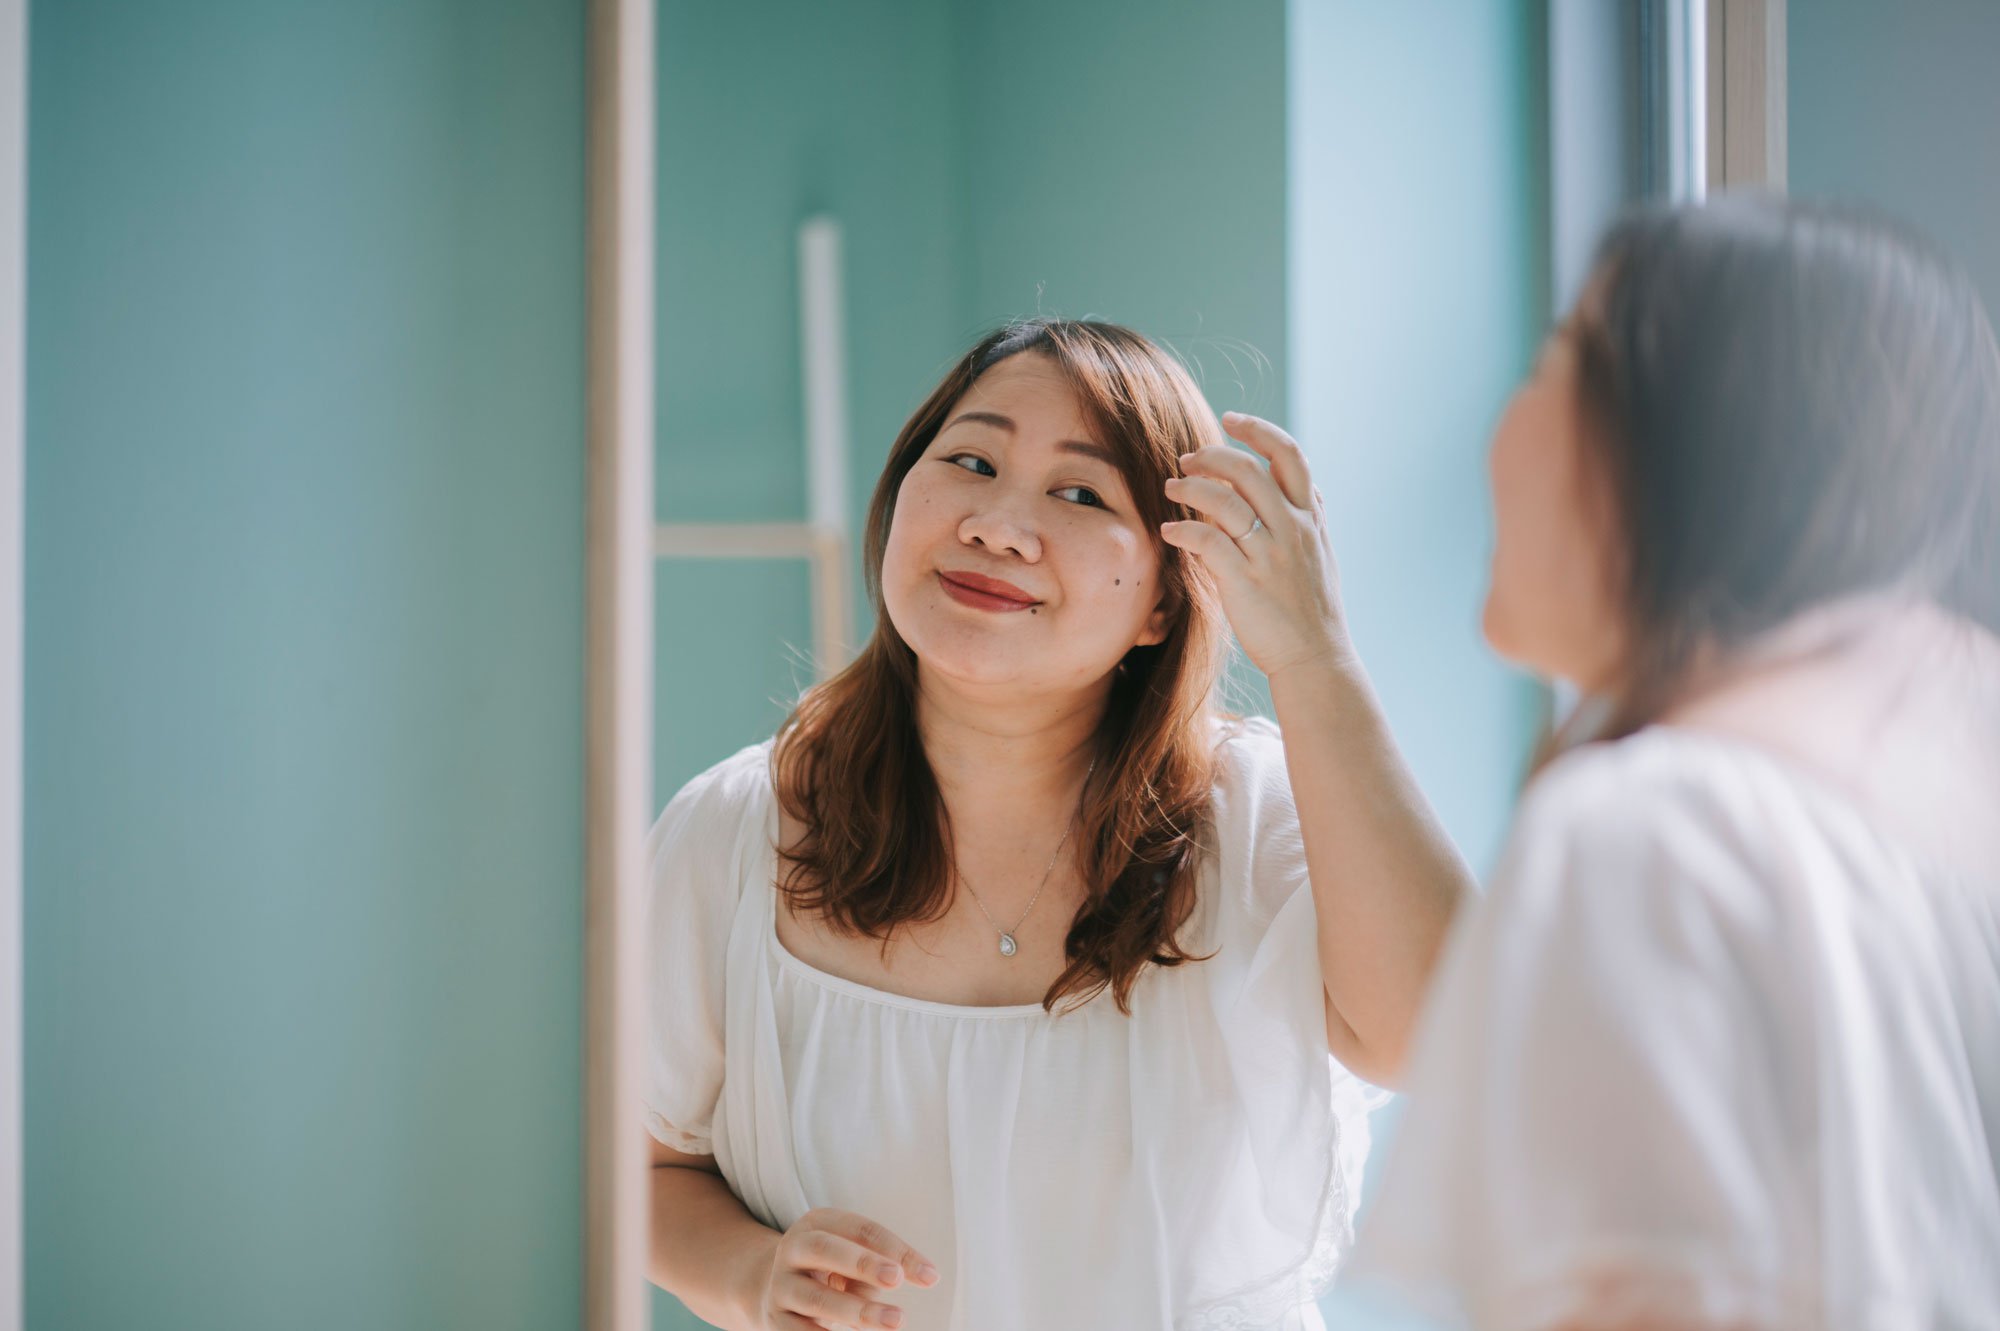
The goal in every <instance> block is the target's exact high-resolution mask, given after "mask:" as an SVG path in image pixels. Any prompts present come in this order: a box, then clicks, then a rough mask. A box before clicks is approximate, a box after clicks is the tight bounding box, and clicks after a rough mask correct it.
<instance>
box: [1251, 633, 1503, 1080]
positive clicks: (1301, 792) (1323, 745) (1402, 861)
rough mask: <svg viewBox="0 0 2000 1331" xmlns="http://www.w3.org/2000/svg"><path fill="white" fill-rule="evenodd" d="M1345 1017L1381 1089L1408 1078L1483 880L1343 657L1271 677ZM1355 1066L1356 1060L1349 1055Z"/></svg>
mask: <svg viewBox="0 0 2000 1331" xmlns="http://www.w3.org/2000/svg"><path fill="white" fill-rule="evenodd" d="M1270 683H1271V700H1272V703H1273V704H1274V706H1275V708H1276V710H1277V714H1278V725H1279V728H1280V729H1282V730H1283V731H1284V735H1285V764H1286V769H1287V770H1288V771H1289V773H1290V774H1291V779H1292V791H1293V795H1294V797H1295V799H1296V800H1297V803H1298V811H1299V825H1300V827H1301V829H1302V831H1303V833H1304V837H1305V847H1306V867H1307V871H1308V872H1309V873H1310V874H1311V876H1312V884H1313V902H1314V905H1315V907H1316V909H1317V913H1318V916H1319V952H1320V965H1321V967H1322V969H1323V970H1324V971H1325V974H1326V984H1327V993H1328V997H1329V1000H1330V1001H1331V1003H1332V1004H1333V1007H1334V1010H1335V1013H1336V1014H1337V1015H1338V1017H1339V1018H1340V1019H1341V1021H1342V1022H1344V1023H1345V1025H1346V1026H1347V1027H1348V1028H1349V1029H1350V1030H1351V1031H1352V1032H1353V1035H1354V1037H1355V1040H1356V1042H1358V1045H1359V1049H1358V1050H1354V1051H1343V1054H1344V1056H1345V1061H1347V1062H1348V1063H1349V1064H1350V1066H1352V1067H1353V1068H1354V1071H1356V1072H1358V1073H1360V1074H1362V1075H1363V1076H1366V1077H1369V1078H1370V1079H1371V1080H1376V1081H1385V1082H1387V1081H1393V1080H1394V1079H1395V1077H1396V1076H1397V1075H1398V1074H1399V1073H1400V1071H1401V1068H1402V1065H1403V1058H1404V1054H1405V1052H1406V1049H1407V1046H1408V1043H1409V1037H1410V1031H1411V1028H1412V1027H1413V1025H1414V1024H1415V1020H1416V1014H1417V1010H1418V1007H1419V1006H1420V1005H1421V1003H1422V1001H1423V995H1424V990H1425V987H1426V985H1427V984H1428V982H1429V979H1430V974H1431V968H1432V966H1433V965H1434V963H1435V962H1436V959H1437V954H1438V949H1439V947H1440V945H1441V944H1442V942H1443V939H1444V935H1445V931H1446V929H1447V928H1448V926H1449V925H1450V923H1451V917H1452V914H1453V912H1454V911H1455V910H1456V909H1457V907H1458V905H1459V903H1460V901H1461V900H1462V899H1463V898H1464V897H1465V896H1466V894H1467V893H1468V892H1470V891H1471V890H1472V875H1471V873H1470V871H1469V870H1468V869H1467V867H1466V865H1465V861H1464V860H1463V859H1462V858H1461V857H1460V856H1459V853H1458V850H1457V848H1456V847H1454V846H1453V845H1452V843H1451V839H1450V838H1449V837H1447V836H1446V835H1445V832H1444V828H1443V827H1442V826H1441V825H1440V824H1439V822H1438V820H1437V816H1436V814H1435V813H1434V812H1433V811H1432V809H1431V807H1430V803H1429V801H1427V800H1426V799H1425V798H1424V795H1423V792H1422V791H1421V790H1419V789H1418V788H1417V783H1416V781H1415V779H1414V778H1413V777H1412V775H1411V774H1410V771H1409V768H1408V767H1407V766H1406V765H1405V764H1404V762H1403V758H1402V755H1401V754H1400V753H1399V752H1398V751H1397V749H1396V743H1395V739H1394V737H1393V736H1392V735H1391V734H1390V733H1389V727H1388V723H1387V720H1386V719H1385V718H1384V716H1383V715H1382V709H1381V706H1380V704H1379V703H1377V701H1376V699H1375V693H1374V689H1373V688H1372V687H1371V686H1370V685H1369V682H1368V677H1367V675H1366V673H1365V672H1364V671H1363V670H1362V668H1361V666H1360V664H1359V662H1358V661H1356V660H1355V659H1354V658H1353V656H1352V654H1351V653H1337V654H1335V655H1333V656H1331V657H1329V658H1327V659H1325V660H1320V661H1312V662H1308V663H1305V664H1302V665H1300V666H1297V667H1294V668H1292V669H1290V670H1286V671H1281V672H1279V673H1278V674H1277V675H1274V676H1272V677H1271V681H1270ZM1348 1055H1351V1056H1348Z"/></svg>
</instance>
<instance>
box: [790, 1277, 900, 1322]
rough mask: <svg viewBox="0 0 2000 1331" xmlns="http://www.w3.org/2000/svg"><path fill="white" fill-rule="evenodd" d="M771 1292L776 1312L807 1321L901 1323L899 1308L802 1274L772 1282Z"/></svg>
mask: <svg viewBox="0 0 2000 1331" xmlns="http://www.w3.org/2000/svg"><path fill="white" fill-rule="evenodd" d="M771 1293H772V1295H773V1296H774V1302H775V1303H776V1305H777V1308H778V1310H780V1311H782V1312H787V1313H792V1314H795V1315H797V1316H799V1317H801V1318H803V1319H805V1320H806V1321H807V1322H819V1323H823V1324H827V1325H831V1326H858V1327H869V1328H875V1327H885V1328H893V1327H899V1326H901V1325H902V1324H903V1310H902V1309H901V1308H897V1307H893V1306H891V1305H890V1304H886V1303H876V1302H875V1301H874V1300H872V1299H866V1298H863V1297H861V1296H860V1295H859V1294H853V1293H848V1292H846V1291H844V1290H837V1289H835V1288H834V1287H833V1286H831V1285H826V1284H822V1283H820V1282H819V1281H817V1280H814V1279H813V1278H812V1277H811V1276H809V1275H807V1274H806V1273H805V1272H803V1271H788V1272H786V1273H785V1274H784V1275H783V1276H781V1277H779V1279H778V1280H777V1281H776V1282H775V1283H774V1286H773V1288H772V1291H771Z"/></svg>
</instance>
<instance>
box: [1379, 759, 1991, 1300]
mask: <svg viewBox="0 0 2000 1331" xmlns="http://www.w3.org/2000/svg"><path fill="white" fill-rule="evenodd" d="M1407 1090H1408V1095H1409V1113H1408V1117H1407V1118H1406V1119H1405V1121H1404V1124H1403V1126H1402V1128H1401V1129H1400V1131H1399V1132H1398V1134H1397V1140H1396V1142H1395V1144H1394V1145H1393V1147H1391V1149H1390V1151H1389V1156H1388V1160H1387V1161H1386V1164H1387V1169H1386V1171H1385V1173H1384V1176H1383V1179H1382V1185H1381V1192H1380V1196H1379V1199H1378V1200H1377V1201H1376V1202H1375V1203H1373V1205H1372V1208H1371V1211H1370V1213H1369V1214H1368V1215H1367V1216H1364V1217H1363V1221H1362V1233H1361V1238H1360V1245H1359V1247H1358V1249H1357V1251H1356V1253H1355V1260H1354V1263H1353V1266H1352V1269H1351V1273H1352V1274H1353V1275H1354V1276H1356V1277H1358V1278H1360V1277H1365V1278H1369V1279H1373V1280H1387V1281H1389V1282H1391V1283H1394V1284H1397V1285H1400V1286H1402V1287H1403V1288H1404V1289H1405V1290H1406V1291H1408V1292H1411V1293H1414V1294H1415V1295H1417V1296H1418V1301H1419V1302H1422V1303H1428V1304H1429V1305H1430V1310H1431V1311H1434V1312H1444V1313H1447V1314H1454V1313H1455V1314H1456V1315H1458V1316H1461V1317H1463V1318H1465V1319H1466V1320H1468V1321H1470V1322H1471V1323H1473V1324H1474V1325H1477V1326H1479V1327H1484V1328H1494V1329H1496V1331H1508V1329H1510V1328H1537V1329H1539V1328H1547V1327H1553V1326H1558V1325H1563V1326H1567V1325H1581V1326H1590V1327H1599V1328H1610V1327H1618V1326H1622V1325H1627V1324H1640V1325H1645V1326H1648V1327H1663V1326H1669V1327H1682V1326H1692V1327H1730V1328H1738V1327H1742V1328H1771V1329H1776V1328H1793V1327H1800V1328H1804V1327H1812V1328H1855V1329H1856V1331H1858V1329H1860V1328H1869V1329H1870V1331H1891V1329H1900V1328H1910V1329H1911V1331H1915V1329H1916V1328H1923V1331H1970V1329H1971V1328H1974V1327H1983V1328H1992V1327H1995V1326H2000V1176H1997V1175H1996V1168H2000V1166H1996V1155H1995V1149H1996V1147H2000V866H1985V867H1984V868H1982V869H1980V870H1978V871H1977V872H1976V873H1969V872H1961V873H1952V872H1946V871H1944V870H1942V869H1940V868H1937V867H1935V866H1934V865H1932V864H1929V863H1927V862H1926V861H1925V860H1924V859H1923V858H1922V857H1920V856H1918V855H1915V854H1912V853H1910V852H1909V851H1908V850H1906V849H1905V848H1904V847H1903V846H1901V845H1900V844H1899V843H1898V842H1897V841H1895V840H1894V839H1892V838H1888V837H1885V836H1884V835H1882V834H1881V833H1880V832H1879V831H1878V830H1877V828H1876V827H1875V825H1874V824H1873V823H1872V822H1871V821H1870V820H1869V819H1868V818H1867V817H1865V816H1864V815H1863V814H1862V812H1861V811H1860V810H1859V808H1858V807H1857V806H1855V805H1853V804H1850V803H1849V802H1848V800H1847V798H1846V797H1845V796H1843V795H1840V794H1837V793H1835V792H1834V790H1833V789H1832V788H1831V787H1830V786H1826V785H1822V784H1819V783H1818V782H1817V781H1816V780H1814V779H1810V778H1808V777H1807V776H1806V775H1805V774H1804V773H1803V772H1800V771H1797V770H1794V769H1793V768H1791V767H1790V766H1788V765H1787V764H1786V763H1785V762H1784V761H1782V760H1779V759H1777V758H1774V757H1770V756H1767V755H1766V754H1765V753H1764V752H1763V751H1762V750H1760V749H1757V748H1754V747H1751V746H1749V745H1748V744H1746V743H1743V742H1741V741H1734V740H1730V739H1725V738H1721V737H1713V736H1707V735H1703V734H1699V733H1695V732H1691V731H1685V730H1674V729H1671V728H1655V729H1652V730H1648V731H1644V732H1641V733H1640V734H1639V735H1637V736H1634V737H1632V738H1630V739H1627V740H1624V741H1622V742H1619V743H1616V744H1610V745H1600V746H1593V747H1590V748H1586V749H1583V750H1579V751H1578V752H1576V753H1574V754H1571V755H1569V756H1567V757H1565V758H1563V759H1562V760H1560V761H1559V762H1558V763H1557V764H1556V765H1555V766H1553V767H1552V768H1551V769H1550V770H1549V771H1548V773H1547V774H1546V775H1545V776H1544V777H1543V778H1542V779H1541V780H1539V781H1537V782H1536V783H1535V786H1534V788H1533V790H1532V791H1531V792H1530V794H1529V797H1528V799H1527V801H1526V803H1525V805H1524V807H1523V809H1522V812H1521V815H1520V819H1519V821H1518V823H1517V825H1516V828H1515V832H1514V836H1513V839H1512V842H1511V844H1510V847H1509V849H1508V851H1507V853H1506V855H1505V857H1504V862H1503V864H1502V866H1501V868H1500V869H1499V871H1498V874H1497V876H1496V879H1495V882H1494V885H1493V888H1492V891H1491V894H1490V896H1489V898H1488V899H1487V900H1486V901H1484V902H1482V903H1480V904H1479V905H1478V906H1476V907H1475V908H1474V909H1473V910H1472V911H1471V912H1469V914H1468V916H1467V917H1466V918H1464V919H1462V920H1461V921H1460V922H1459V924H1458V926H1457V927H1456V930H1455V933H1454V936H1453V939H1452V941H1451V943H1450V945H1449V947H1448V950H1447V953H1446V956H1445V960H1444V962H1443V965H1442V969H1441V971H1440V974H1439V978H1438V980H1437V982H1436V987H1435V989H1434V990H1433V993H1432V997H1431V999H1430V1001H1429V1004H1428V1006H1427V1008H1426V1011H1425V1014H1424V1017H1423V1021H1422V1025H1421V1030H1420V1033H1419V1036H1418V1043H1417V1047H1416V1051H1415V1054H1414V1056H1413V1065H1412V1069H1411V1075H1410V1081H1409V1084H1408V1087H1407ZM1648 1317H1650V1318H1651V1319H1652V1320H1645V1319H1647V1318H1648Z"/></svg>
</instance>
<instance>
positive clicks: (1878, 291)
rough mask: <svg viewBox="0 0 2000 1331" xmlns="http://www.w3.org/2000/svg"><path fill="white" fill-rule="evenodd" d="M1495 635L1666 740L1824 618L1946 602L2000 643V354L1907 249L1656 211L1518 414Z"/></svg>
mask: <svg viewBox="0 0 2000 1331" xmlns="http://www.w3.org/2000/svg"><path fill="white" fill-rule="evenodd" d="M1491 470H1492V479H1493V492H1494V505H1495V514H1496V526H1497V538H1496V541H1495V547H1494V556H1493V574H1492V586H1491V589H1490V591H1489V593H1488V598H1487V605H1486V614H1485V626H1486V633H1487V637H1488V639H1489V641H1490V642H1491V643H1492V644H1493V646H1494V647H1495V649H1496V650H1498V651H1500V652H1501V653H1502V654H1503V655H1505V656H1508V657H1509V658H1511V659H1513V660H1515V661H1517V662H1519V663H1521V664H1523V665H1525V666H1528V667H1529V668H1531V669H1534V670H1536V671H1538V672H1540V673H1543V674H1547V675H1550V676H1554V677H1559V678H1563V679H1567V680H1569V681H1571V682H1572V683H1575V684H1576V685H1578V686H1579V687H1580V688H1582V689H1583V690H1584V691H1586V692H1589V693H1595V694H1600V695H1603V696H1604V697H1605V698H1607V699H1608V700H1610V702H1611V703H1612V704H1613V713H1612V719H1611V721H1610V724H1609V725H1608V726H1607V728H1606V733H1608V734H1622V733H1629V731H1631V730H1633V729H1636V728H1637V727H1638V726H1640V725H1644V724H1646V723H1647V722H1648V721H1651V720H1654V719H1657V717H1658V716H1660V715H1661V714H1662V712H1664V710H1665V709H1666V708H1667V707H1668V706H1669V705H1670V704H1671V703H1672V702H1674V701H1675V700H1676V697H1677V694H1678V693H1679V691H1680V690H1681V689H1682V688H1684V687H1685V686H1686V685H1687V683H1688V682H1689V680H1690V678H1691V675H1692V673H1693V672H1694V671H1695V669H1696V668H1697V667H1698V666H1699V665H1701V664H1702V663H1704V662H1713V661H1718V660H1725V661H1726V660H1727V659H1728V657H1729V656H1730V655H1731V653H1733V652H1735V651H1737V650H1738V649H1741V648H1743V647H1745V646H1746V645H1747V644H1749V643H1750V642H1752V641H1753V640H1755V639H1757V638H1759V637H1761V636H1762V635H1764V634H1765V633H1767V632H1769V631H1771V630H1774V629H1776V628H1778V627H1779V626H1781V625H1783V624H1785V623H1787V622H1788V621H1791V620H1793V619H1794V618H1796V617H1797V616H1799V615H1801V614H1802V613H1803V612H1805V611H1807V610H1810V609H1813V608H1814V607H1817V606H1821V605H1825V604H1828V603H1831V602H1835V601H1839V600H1842V599H1845V598H1848V597H1853V596H1858V595H1863V594H1886V595H1891V596H1902V597H1907V598H1910V599H1913V600H1929V601H1932V602H1935V603H1936V604H1938V605H1940V606H1942V607H1944V608H1946V609H1948V610H1950V611H1952V612H1954V613H1956V614H1958V615H1960V616H1963V617H1965V618H1967V619H1969V620H1972V621H1974V622H1977V623H1979V624H1982V625H1984V626H1986V628H1988V629H1989V630H1992V631H1995V632H2000V352H1996V348H1995V343H1994V335H1993V329H1992V326H1991V324H1990V323H1989V322H1988V320H1987V316H1986V313H1985V310H1984V308H1983V307H1982V305H1981V303H1980V300H1979V296H1978V293H1977V292H1976V290H1975V289H1974V288H1973V286H1972V284H1971V282H1970V280H1969V279H1968V278H1967V277H1966V276H1965V275H1964V273H1963V272H1962V271H1960V270H1959V269H1958V268H1957V267H1956V266H1955V265H1953V264H1951V263H1950V262H1948V261H1947V260H1945V259H1944V258H1943V257H1942V256H1940V255H1939V254H1937V253H1936V252H1935V251H1934V250H1932V249H1931V248H1929V247H1928V246H1926V245H1925V244H1923V243H1921V242H1920V241H1918V240H1916V239H1915V238H1913V237H1911V236H1909V235H1907V234H1906V233H1904V232H1902V231H1900V230H1898V229H1896V228H1894V227H1891V226H1889V225H1886V224H1884V223H1881V222H1877V221H1871V220H1867V219H1864V218H1861V217H1858V216H1854V215H1851V214H1848V213H1844V212H1839V211H1835V210H1832V209H1828V208H1824V207H1816V206H1811V205H1802V204H1797V203H1790V202H1786V201H1783V200H1779V199H1775V198H1767V197H1761V196H1752V197H1729V198H1724V199H1720V200H1717V201H1713V202H1711V203H1708V204H1704V205H1700V206H1690V207H1679V208H1670V209H1654V210H1648V211H1644V212H1640V213H1636V214H1634V215H1632V216H1631V217H1629V218H1627V219H1626V220H1625V221H1623V222H1621V223H1620V224H1618V225H1617V226H1616V227H1614V228H1613V230H1612V231H1611V233H1610V235H1609V236H1608V237H1607V238H1606V240H1605V242H1604V244H1603V246H1602V248H1601V250H1600V252H1599V257H1598V260H1597V263H1596V266H1595V268H1594V270H1593V272H1592V275H1591V277H1590V279H1589V281H1588V282H1587V284H1586V286H1585V289H1584V293H1583V295H1582V296H1581V297H1580V298H1579V300H1578V302H1577V306H1576V308H1575V309H1574V310H1573V311H1572V312H1571V313H1570V316H1569V318H1568V319H1567V320H1566V321H1565V322H1564V324H1563V325H1562V327H1561V328H1560V329H1558V331H1557V332H1556V333H1555V334H1554V335H1553V336H1552V337H1551V338H1550V339H1549V341H1548V343H1547V345H1546V346H1545V347H1544V348H1543V352H1542V356H1541V359H1540V361H1539V363H1538V364H1537V366H1536V368H1535V371H1534V374H1533V375H1532V376H1531V377H1530V379H1529V380H1528V382H1527V383H1526V384H1524V385H1523V386H1522V388H1521V390H1520V391H1519V393H1518V394H1517V395H1516V397H1515V399H1514V401H1513V402H1512V403H1511V404H1510V406H1509V407H1508V410H1507V413H1506V415H1505V416H1504V417H1503V418H1502V420H1501V423H1500V425H1499V427H1498V429H1497V430H1496V432H1495V436H1494V440H1493V448H1492V455H1491Z"/></svg>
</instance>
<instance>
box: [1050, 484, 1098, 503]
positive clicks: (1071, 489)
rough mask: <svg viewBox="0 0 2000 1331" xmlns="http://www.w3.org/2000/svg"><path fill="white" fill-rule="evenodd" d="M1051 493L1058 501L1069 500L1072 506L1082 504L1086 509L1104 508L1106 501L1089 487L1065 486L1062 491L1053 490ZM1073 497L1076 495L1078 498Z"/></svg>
mask: <svg viewBox="0 0 2000 1331" xmlns="http://www.w3.org/2000/svg"><path fill="white" fill-rule="evenodd" d="M1049 493H1051V494H1053V495H1054V496H1055V497H1056V498H1058V499H1068V500H1069V502H1070V503H1072V504H1082V505H1083V506H1084V507H1085V508H1103V507H1104V500H1103V499H1102V498H1101V497H1099V495H1098V493H1097V491H1095V490H1093V489H1091V488H1090V487H1089V486H1085V485H1065V486H1064V487H1063V488H1062V489H1060V490H1051V491H1050V492H1049ZM1072 495H1075V496H1076V498H1074V499H1071V498H1070V496H1072Z"/></svg>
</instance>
